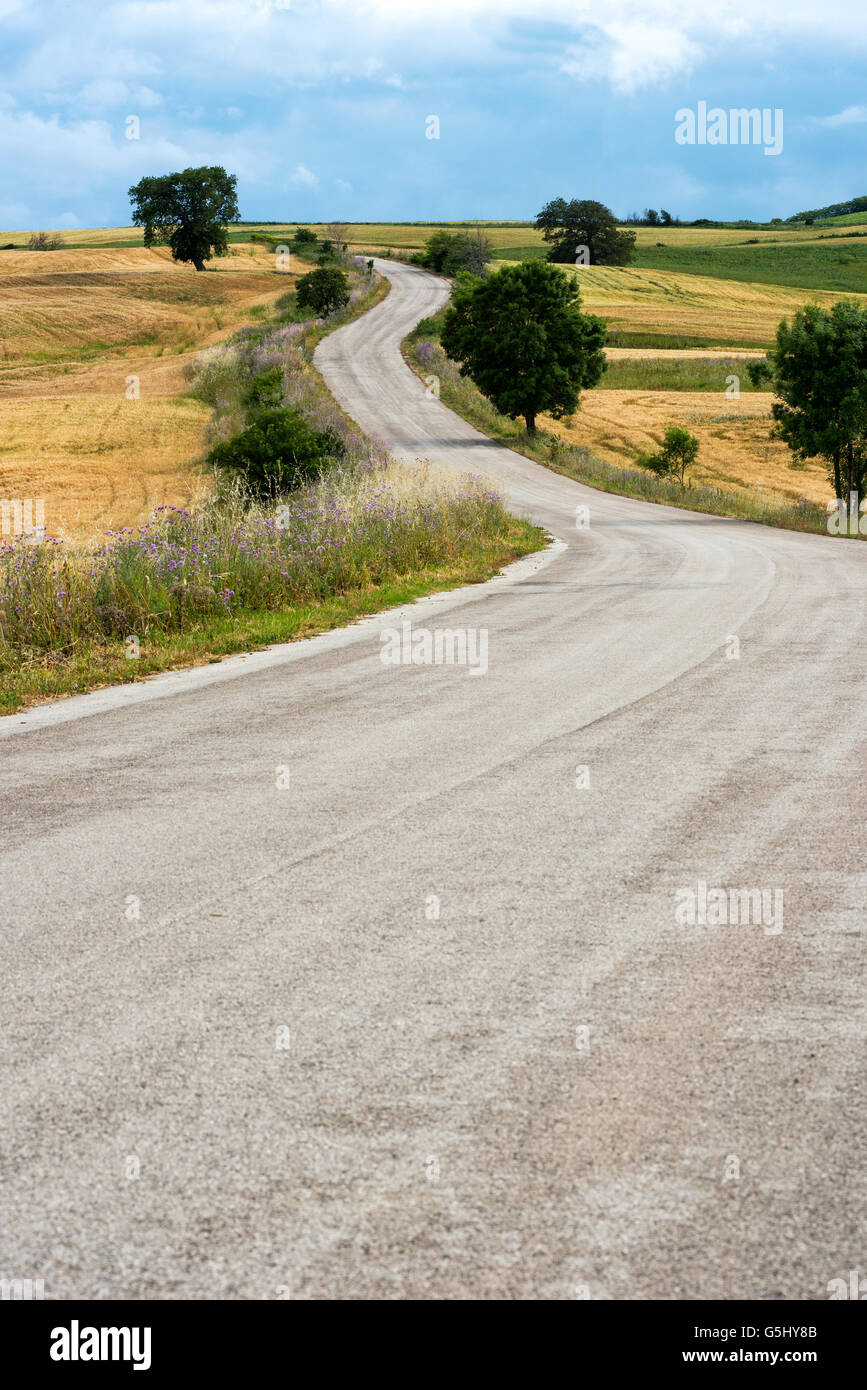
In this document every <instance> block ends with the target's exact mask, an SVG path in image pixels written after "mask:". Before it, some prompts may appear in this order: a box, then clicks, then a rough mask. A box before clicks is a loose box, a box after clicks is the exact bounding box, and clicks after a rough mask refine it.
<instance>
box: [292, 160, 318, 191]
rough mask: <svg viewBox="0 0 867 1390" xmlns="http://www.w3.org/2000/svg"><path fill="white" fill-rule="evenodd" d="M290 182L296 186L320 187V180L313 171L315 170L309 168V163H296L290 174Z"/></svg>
mask: <svg viewBox="0 0 867 1390" xmlns="http://www.w3.org/2000/svg"><path fill="white" fill-rule="evenodd" d="M289 182H290V183H291V184H293V185H294V187H295V188H318V187H319V180H318V178H317V177H316V175H315V174H314V173H313V170H312V169H308V168H307V165H306V164H296V165H295V168H294V170H293V171H292V173H291V174H290V176H289Z"/></svg>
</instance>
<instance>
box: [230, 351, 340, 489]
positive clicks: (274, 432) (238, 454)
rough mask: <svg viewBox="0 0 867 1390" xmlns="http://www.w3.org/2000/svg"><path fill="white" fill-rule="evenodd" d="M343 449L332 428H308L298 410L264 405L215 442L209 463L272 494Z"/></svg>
mask: <svg viewBox="0 0 867 1390" xmlns="http://www.w3.org/2000/svg"><path fill="white" fill-rule="evenodd" d="M262 375H268V373H263V374H262ZM343 453H344V446H343V441H342V440H341V439H340V437H339V435H338V434H337V432H336V431H335V430H333V429H331V428H326V429H323V430H316V429H311V427H310V426H309V425H308V424H307V423H306V421H305V420H304V418H303V417H302V415H301V414H300V413H299V412H298V411H296V410H262V411H261V412H260V413H259V414H257V415H256V416H255V417H254V419H253V421H252V423H251V424H250V425H248V426H247V428H246V429H245V430H243V431H242V432H241V433H240V434H239V435H236V436H235V438H234V439H227V440H225V441H224V443H222V444H217V445H215V446H214V448H213V449H212V450H211V452H210V453H209V454H208V463H209V464H210V465H211V467H212V468H214V469H215V470H216V471H218V472H226V473H229V474H234V475H235V476H236V477H239V478H240V479H241V480H242V481H243V483H244V485H245V487H246V489H247V491H248V492H250V493H252V494H253V495H254V496H256V497H276V496H278V495H280V494H281V493H283V492H290V491H292V490H293V489H294V488H298V487H301V486H302V484H304V483H307V482H310V481H311V480H312V479H313V478H316V477H318V476H319V475H320V474H321V473H322V472H323V471H324V469H325V467H326V465H327V464H328V463H330V462H332V461H333V460H335V459H339V458H342V456H343Z"/></svg>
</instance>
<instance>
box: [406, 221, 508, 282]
mask: <svg viewBox="0 0 867 1390" xmlns="http://www.w3.org/2000/svg"><path fill="white" fill-rule="evenodd" d="M492 250H493V248H492V246H491V243H490V242H489V241H488V238H487V237H486V236H483V235H482V232H481V230H480V229H478V228H477V229H476V231H475V232H474V233H473V235H472V236H469V235H467V233H466V232H447V231H445V230H441V231H438V232H434V233H433V235H432V236H429V237H428V239H427V241H426V242H425V246H424V250H423V251H422V253H421V263H422V265H425V266H427V268H428V270H438V271H440V272H441V273H442V274H443V275H456V274H457V273H458V271H459V270H468V271H469V272H470V274H471V275H478V276H482V275H484V274H485V273H486V270H487V263H488V261H489V260H490V259H491V254H492Z"/></svg>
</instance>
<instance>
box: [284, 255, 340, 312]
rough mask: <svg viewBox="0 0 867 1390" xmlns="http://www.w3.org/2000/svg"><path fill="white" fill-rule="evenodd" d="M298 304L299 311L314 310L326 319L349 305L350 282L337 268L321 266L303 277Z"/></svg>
mask: <svg viewBox="0 0 867 1390" xmlns="http://www.w3.org/2000/svg"><path fill="white" fill-rule="evenodd" d="M296 303H297V305H298V308H299V309H312V310H313V311H314V313H316V314H319V315H320V317H322V318H324V317H325V315H326V314H333V313H334V311H335V310H336V309H342V308H343V306H344V304H348V303H349V281H348V280H347V278H346V276H345V275H344V273H343V271H342V270H340V269H338V267H337V266H320V267H319V269H318V270H311V271H310V273H309V274H308V275H302V276H301V279H300V280H299V281H298V284H297V285H296Z"/></svg>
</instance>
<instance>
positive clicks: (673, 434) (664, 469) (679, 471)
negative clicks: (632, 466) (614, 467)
mask: <svg viewBox="0 0 867 1390" xmlns="http://www.w3.org/2000/svg"><path fill="white" fill-rule="evenodd" d="M698 446H699V441H698V440H697V439H696V437H695V435H694V434H690V432H689V430H686V429H683V427H682V426H680V425H669V426H668V427H667V429H666V431H665V435H664V437H663V441H662V448H661V449H660V450H659V452H658V453H656V454H641V455H639V457H638V459H637V460H636V462H638V463H640V464H641V466H642V468H649V469H650V471H651V473H655V474H656V475H657V477H660V478H675V477H677V478H679V481H680V484H681V486H685V485H686V470H687V469H688V468H690V467H691V466H692V465H693V464H694V463H695V461H696V459H697V458H698Z"/></svg>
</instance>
